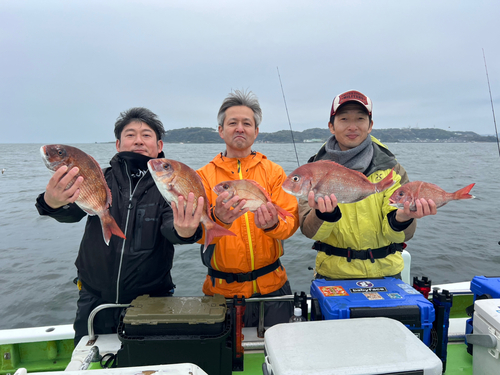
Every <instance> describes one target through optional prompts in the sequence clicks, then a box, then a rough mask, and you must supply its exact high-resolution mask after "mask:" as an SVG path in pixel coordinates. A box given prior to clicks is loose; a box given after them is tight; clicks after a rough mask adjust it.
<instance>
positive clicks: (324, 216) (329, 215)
mask: <svg viewBox="0 0 500 375" xmlns="http://www.w3.org/2000/svg"><path fill="white" fill-rule="evenodd" d="M316 216H317V217H318V219H321V220H323V221H328V222H329V223H335V222H337V221H339V220H340V218H341V217H342V212H341V211H340V208H339V206H337V207H335V209H334V210H333V212H321V211H320V210H316Z"/></svg>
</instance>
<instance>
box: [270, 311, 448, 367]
mask: <svg viewBox="0 0 500 375" xmlns="http://www.w3.org/2000/svg"><path fill="white" fill-rule="evenodd" d="M264 344H265V354H266V362H265V363H264V365H263V372H264V374H265V375H267V374H268V375H285V374H286V375H298V374H301V375H302V374H307V375H312V374H316V375H320V374H324V375H326V374H328V375H331V374H336V375H375V374H392V373H397V374H398V375H403V374H415V375H416V374H419V375H441V373H442V363H441V360H440V359H439V358H438V357H437V356H436V355H435V354H434V353H433V352H432V351H431V350H430V349H429V348H428V347H427V346H426V345H425V344H424V343H423V342H422V341H421V340H419V339H418V338H417V337H416V336H415V335H414V334H413V333H412V332H411V331H410V330H409V329H408V328H407V327H405V326H404V325H403V324H402V323H401V322H399V321H397V320H394V319H389V318H356V319H340V320H321V321H312V322H300V323H285V324H277V325H275V326H273V327H271V328H269V329H268V330H267V331H266V335H265V337H264ZM266 373H267V374H266Z"/></svg>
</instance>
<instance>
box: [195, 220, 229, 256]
mask: <svg viewBox="0 0 500 375" xmlns="http://www.w3.org/2000/svg"><path fill="white" fill-rule="evenodd" d="M203 225H204V226H205V244H204V245H205V246H204V247H203V252H205V250H207V247H208V245H210V242H212V240H213V239H214V238H215V237H222V236H236V234H234V233H233V232H231V231H230V230H229V229H226V228H224V227H222V226H220V225H219V224H217V223H215V222H213V221H211V220H210V221H208V222H207V223H203Z"/></svg>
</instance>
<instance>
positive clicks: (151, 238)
mask: <svg viewBox="0 0 500 375" xmlns="http://www.w3.org/2000/svg"><path fill="white" fill-rule="evenodd" d="M157 208H158V205H157V204H156V203H149V204H142V205H139V206H138V207H137V211H136V214H135V230H134V238H133V240H132V241H133V244H134V246H133V247H132V249H131V251H132V252H133V253H138V252H143V251H151V250H152V249H153V248H154V246H155V244H156V240H157V236H158V235H159V232H160V228H159V219H158V212H157Z"/></svg>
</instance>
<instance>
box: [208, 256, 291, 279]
mask: <svg viewBox="0 0 500 375" xmlns="http://www.w3.org/2000/svg"><path fill="white" fill-rule="evenodd" d="M278 267H281V262H280V260H279V259H278V260H276V262H274V263H272V264H270V265H268V266H265V267H262V268H259V269H257V270H253V271H251V272H247V273H227V272H222V271H217V270H214V269H213V268H209V269H208V275H209V276H212V277H215V278H217V279H224V280H226V282H227V283H228V284H231V283H232V282H235V281H236V282H238V283H244V282H246V281H253V280H256V279H257V278H258V277H261V276H264V275H267V274H268V273H271V272H273V271H274V270H276V269H277V268H278Z"/></svg>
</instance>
